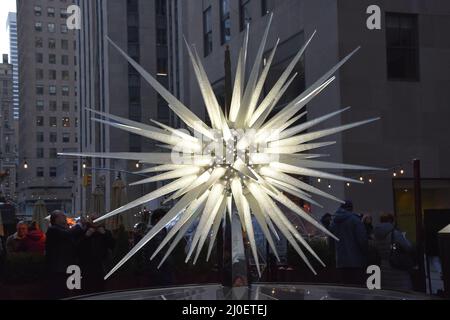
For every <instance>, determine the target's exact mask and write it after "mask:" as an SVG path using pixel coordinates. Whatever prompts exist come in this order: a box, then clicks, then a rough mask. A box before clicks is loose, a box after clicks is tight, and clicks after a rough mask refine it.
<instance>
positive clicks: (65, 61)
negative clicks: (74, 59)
mask: <svg viewBox="0 0 450 320" xmlns="http://www.w3.org/2000/svg"><path fill="white" fill-rule="evenodd" d="M61 64H62V65H63V66H68V65H69V56H68V55H66V54H63V55H62V56H61Z"/></svg>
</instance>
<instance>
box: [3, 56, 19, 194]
mask: <svg viewBox="0 0 450 320" xmlns="http://www.w3.org/2000/svg"><path fill="white" fill-rule="evenodd" d="M13 83H14V77H13V65H12V64H10V63H9V61H8V55H7V54H4V55H3V60H2V63H1V64H0V103H1V105H0V194H1V195H2V196H3V197H5V198H6V199H9V200H12V201H15V200H16V183H17V180H16V169H17V145H16V135H17V132H16V130H15V127H14V122H15V120H14V92H13V88H14V85H13Z"/></svg>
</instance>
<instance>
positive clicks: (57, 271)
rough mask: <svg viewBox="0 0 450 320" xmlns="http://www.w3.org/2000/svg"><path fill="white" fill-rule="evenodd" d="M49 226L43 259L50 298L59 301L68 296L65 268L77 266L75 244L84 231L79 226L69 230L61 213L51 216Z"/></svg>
mask: <svg viewBox="0 0 450 320" xmlns="http://www.w3.org/2000/svg"><path fill="white" fill-rule="evenodd" d="M50 224H51V225H50V227H49V228H48V230H47V234H46V236H47V241H46V243H45V258H46V264H47V271H48V272H49V286H50V287H49V289H50V298H52V299H59V298H65V297H67V296H68V290H67V286H66V281H67V277H68V275H67V268H68V267H69V266H71V265H77V264H78V261H77V256H76V244H77V242H78V241H79V240H80V238H81V237H82V236H83V235H84V232H85V230H84V229H83V227H82V226H81V225H76V226H74V227H72V228H69V227H68V225H67V217H66V215H65V214H64V213H63V212H61V211H54V212H53V213H52V214H51V217H50Z"/></svg>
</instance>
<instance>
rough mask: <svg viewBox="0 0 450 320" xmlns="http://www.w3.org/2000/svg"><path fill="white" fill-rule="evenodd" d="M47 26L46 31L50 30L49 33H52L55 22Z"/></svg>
mask: <svg viewBox="0 0 450 320" xmlns="http://www.w3.org/2000/svg"><path fill="white" fill-rule="evenodd" d="M47 27H48V32H50V33H54V32H55V24H54V23H49V24H48V25H47Z"/></svg>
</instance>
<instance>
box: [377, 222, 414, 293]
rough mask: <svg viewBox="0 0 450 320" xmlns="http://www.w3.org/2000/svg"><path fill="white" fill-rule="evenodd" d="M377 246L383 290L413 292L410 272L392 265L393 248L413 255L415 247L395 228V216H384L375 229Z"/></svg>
mask: <svg viewBox="0 0 450 320" xmlns="http://www.w3.org/2000/svg"><path fill="white" fill-rule="evenodd" d="M374 237H375V245H376V247H377V249H378V252H379V254H380V257H381V266H380V267H381V287H382V289H393V290H406V291H408V290H412V281H411V276H410V273H409V271H408V270H400V269H398V268H395V267H393V266H392V265H391V262H390V260H391V254H392V246H393V245H395V246H398V247H399V249H400V250H402V251H403V252H405V253H407V254H408V253H409V254H411V253H412V251H413V247H412V244H411V242H409V240H408V239H407V238H406V237H405V235H404V234H403V233H402V232H401V231H399V230H398V229H396V228H395V225H394V216H393V215H392V214H384V215H382V216H381V217H380V224H379V225H378V226H376V227H375V229H374Z"/></svg>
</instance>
